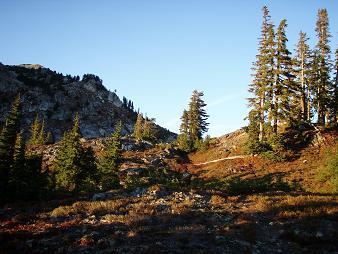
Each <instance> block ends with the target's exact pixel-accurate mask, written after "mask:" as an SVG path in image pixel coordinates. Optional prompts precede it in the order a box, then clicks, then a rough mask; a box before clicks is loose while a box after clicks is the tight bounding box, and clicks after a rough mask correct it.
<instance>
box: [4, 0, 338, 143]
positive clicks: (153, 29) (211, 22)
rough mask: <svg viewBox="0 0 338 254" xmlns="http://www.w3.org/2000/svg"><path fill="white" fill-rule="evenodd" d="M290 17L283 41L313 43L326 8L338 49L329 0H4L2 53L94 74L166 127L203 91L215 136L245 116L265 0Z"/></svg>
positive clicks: (337, 20) (10, 60)
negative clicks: (195, 93)
mask: <svg viewBox="0 0 338 254" xmlns="http://www.w3.org/2000/svg"><path fill="white" fill-rule="evenodd" d="M263 5H267V6H268V7H269V9H270V13H271V16H272V19H273V21H274V23H275V24H276V25H278V23H279V21H280V20H281V19H283V18H286V19H287V23H288V25H289V26H288V28H287V36H288V38H289V44H288V46H289V49H290V50H293V49H294V45H295V44H296V42H297V38H298V33H299V31H300V30H303V31H305V32H306V33H307V34H308V36H309V37H310V38H311V40H310V41H309V43H310V45H311V46H313V45H315V43H316V37H315V31H314V28H315V23H316V15H317V10H318V8H327V10H328V13H329V18H330V31H331V34H332V38H331V47H332V50H335V49H336V47H337V41H338V40H337V37H338V34H337V32H338V15H337V13H338V1H335V0H321V1H319V0H297V1H295V0H283V1H281V0H280V1H277V0H275V1H271V0H270V1H260V0H257V1H254V0H242V1H239V0H237V1H236V0H233V1H227V0H219V1H216V0H204V1H201V0H133V1H132V0H111V1H108V0H95V1H94V0H91V1H89V0H31V1H24V0H21V1H20V0H0V22H1V24H2V25H1V40H0V50H1V51H0V52H1V55H0V56H1V58H0V61H1V62H2V63H4V64H21V63H39V64H42V65H43V66H45V67H48V68H51V69H53V70H56V71H58V72H62V73H65V74H72V75H82V74H84V73H93V74H96V75H99V76H100V77H101V78H102V79H103V83H104V85H105V86H106V87H107V88H109V89H110V90H115V89H116V90H117V94H118V95H119V96H120V97H122V96H126V97H127V98H129V99H132V100H133V101H134V105H135V106H136V107H139V108H140V110H141V111H142V112H144V113H147V115H148V116H151V117H155V118H156V120H157V123H159V124H161V125H162V126H164V127H167V128H169V129H170V130H172V131H177V130H178V126H179V121H178V119H179V117H180V115H181V113H182V111H183V109H184V108H185V107H186V106H187V104H188V101H189V98H190V95H191V92H192V91H193V90H194V89H198V90H202V91H204V93H205V96H204V97H205V98H204V99H205V101H206V103H207V104H208V108H207V112H208V113H209V115H210V119H209V122H210V130H209V133H210V134H211V135H212V136H219V135H222V134H225V133H227V132H230V131H233V130H235V129H237V128H239V127H241V126H244V125H245V121H244V120H243V119H244V118H245V116H246V114H247V112H248V108H247V102H246V100H245V98H247V97H248V96H249V95H248V93H247V87H248V84H249V83H250V80H251V76H250V74H251V70H250V68H251V67H252V62H253V61H254V60H255V55H256V53H257V45H258V37H259V33H260V26H261V15H262V14H261V8H262V6H263Z"/></svg>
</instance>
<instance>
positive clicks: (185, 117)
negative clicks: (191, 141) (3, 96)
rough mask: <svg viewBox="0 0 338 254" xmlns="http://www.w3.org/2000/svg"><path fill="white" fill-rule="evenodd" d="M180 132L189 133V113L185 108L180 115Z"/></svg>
mask: <svg viewBox="0 0 338 254" xmlns="http://www.w3.org/2000/svg"><path fill="white" fill-rule="evenodd" d="M180 133H181V134H186V135H188V133H189V113H188V111H187V110H183V114H182V117H181V125H180Z"/></svg>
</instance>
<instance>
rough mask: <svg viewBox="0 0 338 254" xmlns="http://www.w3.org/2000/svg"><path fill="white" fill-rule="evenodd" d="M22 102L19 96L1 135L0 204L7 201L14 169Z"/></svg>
mask: <svg viewBox="0 0 338 254" xmlns="http://www.w3.org/2000/svg"><path fill="white" fill-rule="evenodd" d="M20 118H21V102H20V95H18V96H17V97H16V98H15V100H14V102H13V104H12V108H11V111H10V113H9V115H8V116H7V118H6V121H5V125H4V126H3V128H2V131H1V134H0V203H2V202H3V201H4V200H5V199H6V195H7V192H8V181H9V174H10V170H11V168H12V167H13V162H14V157H13V156H14V152H15V143H16V140H17V134H18V133H19V132H20Z"/></svg>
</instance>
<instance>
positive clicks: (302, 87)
mask: <svg viewBox="0 0 338 254" xmlns="http://www.w3.org/2000/svg"><path fill="white" fill-rule="evenodd" d="M307 41H308V38H307V36H306V33H304V32H302V31H301V32H300V33H299V39H298V44H297V48H296V57H295V68H296V75H297V77H296V84H297V91H298V98H299V105H300V111H301V117H302V120H303V121H305V122H310V121H311V95H310V92H311V89H310V83H309V81H310V62H309V60H310V49H309V45H308V44H307Z"/></svg>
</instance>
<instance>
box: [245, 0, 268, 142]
mask: <svg viewBox="0 0 338 254" xmlns="http://www.w3.org/2000/svg"><path fill="white" fill-rule="evenodd" d="M262 11H263V23H262V28H261V37H260V39H259V48H258V54H257V57H256V61H255V63H254V67H253V70H254V74H253V77H254V78H253V81H252V83H251V84H250V86H249V92H250V93H251V94H252V95H253V97H252V98H249V105H250V107H251V108H252V109H253V111H252V112H254V113H256V114H257V115H258V119H259V141H263V139H264V138H265V133H264V128H265V127H264V126H265V120H266V111H267V110H268V109H270V108H271V104H270V101H268V99H270V100H271V97H272V96H273V92H272V91H273V84H274V75H273V69H274V54H273V48H274V40H273V37H274V33H273V24H272V22H271V20H270V14H269V10H268V8H267V7H266V6H264V7H263V10H262ZM269 97H270V98H269ZM267 101H268V103H267ZM254 118H256V117H254Z"/></svg>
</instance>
